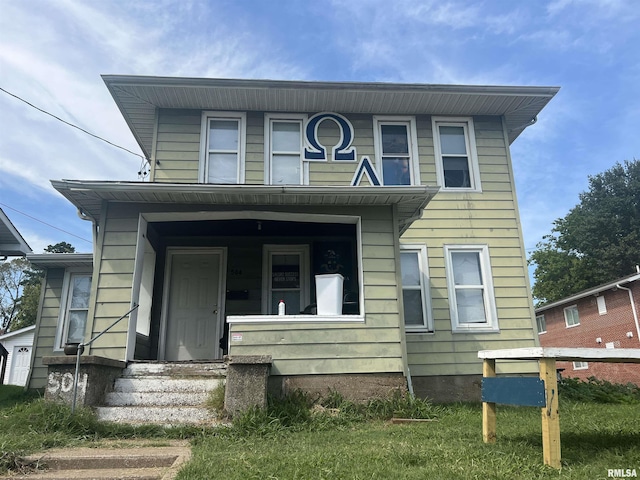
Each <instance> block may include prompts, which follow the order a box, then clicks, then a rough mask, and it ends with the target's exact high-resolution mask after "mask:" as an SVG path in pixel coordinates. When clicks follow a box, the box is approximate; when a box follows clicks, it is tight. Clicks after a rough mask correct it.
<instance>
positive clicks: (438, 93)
mask: <svg viewBox="0 0 640 480" xmlns="http://www.w3.org/2000/svg"><path fill="white" fill-rule="evenodd" d="M102 79H103V80H104V82H105V84H106V85H107V88H108V89H109V92H110V93H111V95H112V96H113V99H114V100H115V102H116V104H117V105H118V108H119V109H120V112H121V113H122V115H123V117H124V118H125V120H126V122H127V124H128V125H129V128H130V129H131V132H132V133H133V135H134V136H135V138H136V140H137V142H138V144H139V145H140V148H141V149H142V151H143V152H144V153H145V155H146V156H147V158H150V154H151V148H152V144H153V132H154V126H155V122H156V110H157V109H159V108H175V109H193V110H235V111H259V112H260V111H261V112H301V113H312V112H326V111H329V112H339V113H343V114H348V113H366V114H376V115H420V114H423V115H425V114H426V115H465V116H469V115H495V116H504V118H505V123H506V127H507V132H508V135H509V142H510V143H511V142H513V141H514V140H515V139H516V138H517V137H518V135H520V133H522V131H523V130H524V129H525V128H526V127H528V126H529V125H532V124H533V123H535V121H536V116H537V115H538V114H539V113H540V111H541V110H542V109H543V108H544V107H545V106H546V104H547V103H548V102H549V101H550V100H551V99H552V98H553V96H554V95H555V94H556V93H558V90H559V89H560V88H559V87H538V86H493V85H492V86H487V85H433V84H418V83H411V84H402V83H376V82H303V81H284V80H239V79H226V78H225V79H221V78H184V77H155V76H137V75H103V76H102Z"/></svg>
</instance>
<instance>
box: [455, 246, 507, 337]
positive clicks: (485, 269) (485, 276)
mask: <svg viewBox="0 0 640 480" xmlns="http://www.w3.org/2000/svg"><path fill="white" fill-rule="evenodd" d="M456 252H473V253H478V258H479V259H480V268H481V270H482V271H481V278H482V296H483V298H484V307H485V318H486V319H487V321H486V322H484V323H461V322H459V321H458V309H457V305H456V291H457V290H462V289H465V288H474V289H477V288H478V286H477V285H474V286H472V287H468V286H465V285H456V284H455V279H454V274H453V260H452V253H456ZM444 257H445V268H446V274H447V289H448V295H449V311H450V314H451V330H452V332H454V333H468V332H487V333H493V332H499V331H500V327H499V325H498V312H497V308H496V300H495V292H494V289H493V279H492V274H491V272H492V269H491V260H490V256H489V247H488V246H487V245H445V246H444Z"/></svg>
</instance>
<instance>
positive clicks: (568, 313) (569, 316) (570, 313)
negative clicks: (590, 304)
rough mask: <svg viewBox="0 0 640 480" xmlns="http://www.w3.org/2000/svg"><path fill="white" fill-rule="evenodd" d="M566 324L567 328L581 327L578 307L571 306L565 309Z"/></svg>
mask: <svg viewBox="0 0 640 480" xmlns="http://www.w3.org/2000/svg"><path fill="white" fill-rule="evenodd" d="M564 323H565V325H566V326H567V328H569V327H575V326H578V325H580V315H578V306H577V305H571V306H570V307H567V308H565V309H564Z"/></svg>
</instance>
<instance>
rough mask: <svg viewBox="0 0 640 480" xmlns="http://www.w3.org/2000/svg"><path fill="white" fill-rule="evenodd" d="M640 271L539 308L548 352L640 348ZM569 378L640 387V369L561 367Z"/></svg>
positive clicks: (606, 365) (578, 364) (590, 365)
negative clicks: (552, 350)
mask: <svg viewBox="0 0 640 480" xmlns="http://www.w3.org/2000/svg"><path fill="white" fill-rule="evenodd" d="M638 312H640V272H638V273H635V274H633V275H629V276H627V277H624V278H620V279H618V280H615V281H613V282H610V283H606V284H603V285H599V286H597V287H594V288H591V289H589V290H585V291H583V292H580V293H577V294H575V295H572V296H570V297H567V298H563V299H562V300H559V301H557V302H553V303H550V304H549V305H545V306H543V307H540V308H537V309H536V323H537V327H538V336H539V339H540V345H541V346H542V347H588V348H597V347H601V348H639V347H640V324H639V320H638ZM557 366H558V368H559V369H564V370H563V371H562V375H563V376H565V377H571V378H579V379H582V380H586V379H587V378H589V377H596V378H598V379H600V380H607V381H609V382H613V383H622V384H626V383H628V382H631V383H635V384H636V385H640V365H634V364H630V363H587V362H558V365H557Z"/></svg>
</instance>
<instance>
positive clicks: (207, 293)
mask: <svg viewBox="0 0 640 480" xmlns="http://www.w3.org/2000/svg"><path fill="white" fill-rule="evenodd" d="M223 255H224V251H223V250H222V249H216V250H213V249H211V250H198V251H193V252H189V251H185V250H181V251H174V252H172V251H170V252H169V254H168V261H167V266H168V270H167V275H169V279H168V282H167V283H168V289H169V291H168V305H167V306H166V308H165V319H166V321H165V325H166V337H165V338H166V339H165V349H164V358H165V360H169V361H176V360H213V359H217V358H220V356H221V351H220V348H219V344H218V342H219V339H220V336H221V335H222V333H221V331H222V329H221V325H220V318H221V315H222V308H223V305H221V303H222V296H221V289H220V284H221V275H220V272H221V266H222V264H223Z"/></svg>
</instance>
